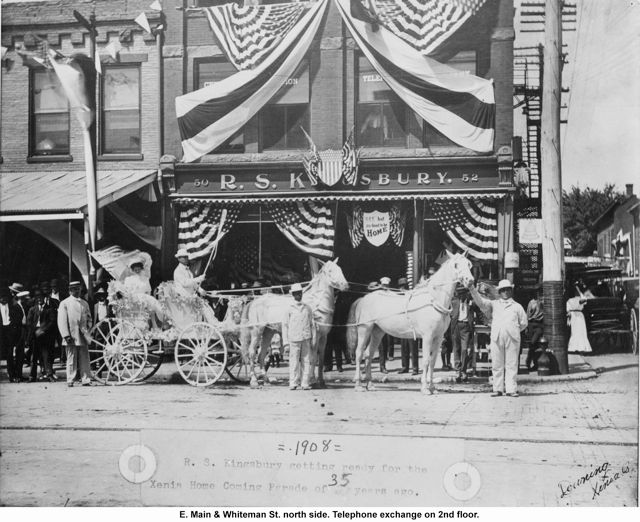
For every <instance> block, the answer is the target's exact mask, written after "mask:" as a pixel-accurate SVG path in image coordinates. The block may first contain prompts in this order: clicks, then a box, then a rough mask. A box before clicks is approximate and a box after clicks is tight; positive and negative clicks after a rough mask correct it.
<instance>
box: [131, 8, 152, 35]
mask: <svg viewBox="0 0 640 522" xmlns="http://www.w3.org/2000/svg"><path fill="white" fill-rule="evenodd" d="M134 22H135V23H137V24H138V25H139V26H140V27H142V28H143V29H144V30H145V31H147V32H148V33H149V34H151V26H150V25H149V20H147V15H146V14H144V12H142V13H140V14H139V15H138V18H136V19H135V20H134Z"/></svg>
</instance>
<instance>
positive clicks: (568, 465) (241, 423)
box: [0, 355, 638, 506]
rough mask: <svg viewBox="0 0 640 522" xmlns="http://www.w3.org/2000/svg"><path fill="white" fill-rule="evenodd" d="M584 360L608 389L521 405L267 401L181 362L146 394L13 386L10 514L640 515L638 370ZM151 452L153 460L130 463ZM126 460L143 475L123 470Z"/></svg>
mask: <svg viewBox="0 0 640 522" xmlns="http://www.w3.org/2000/svg"><path fill="white" fill-rule="evenodd" d="M587 360H588V362H589V364H590V365H591V366H592V367H593V369H595V370H597V371H598V373H599V375H598V377H597V378H596V379H590V380H579V381H564V382H549V383H530V384H523V385H522V386H521V392H522V396H521V397H519V398H508V397H500V398H491V397H490V396H489V393H488V392H489V386H488V384H486V383H483V382H477V383H474V384H445V383H441V384H439V385H438V389H439V393H438V394H436V395H434V396H424V395H421V394H420V392H419V383H418V382H417V381H415V380H411V379H403V380H389V381H388V382H386V383H378V384H377V387H376V389H375V390H374V391H368V392H363V393H356V392H354V390H353V389H352V383H350V382H349V378H350V376H351V375H352V372H349V371H346V372H345V373H341V374H339V373H336V372H331V373H330V374H328V377H329V379H328V384H329V387H328V389H322V390H312V391H301V390H299V391H290V390H289V389H288V387H287V385H286V381H285V380H284V375H285V374H286V370H283V369H280V370H279V371H276V372H275V373H274V375H276V377H277V378H278V379H279V380H278V382H276V383H275V384H272V385H270V386H265V387H263V388H261V389H259V390H251V389H249V388H248V387H246V386H239V385H236V384H233V383H229V382H225V383H217V384H216V385H214V386H212V387H210V388H194V387H191V386H188V385H186V384H184V383H176V384H170V383H168V382H167V381H169V382H172V379H170V378H168V376H170V374H171V371H172V370H171V363H166V366H167V368H166V369H164V368H163V370H162V371H161V372H159V375H158V376H157V377H154V378H152V380H151V382H150V383H146V384H142V385H129V386H122V387H103V386H94V387H81V388H78V387H74V388H67V387H66V386H65V384H64V383H62V382H59V383H33V384H10V383H8V382H6V380H4V381H3V382H1V383H0V403H1V411H0V421H1V427H2V429H1V430H0V446H1V450H2V457H1V459H0V466H1V467H0V496H1V499H0V501H1V503H2V504H3V505H11V506H21V505H37V506H63V505H69V506H80V505H85V506H86V505H90V506H113V505H120V506H137V505H184V504H190V503H192V502H194V503H197V504H199V505H229V504H231V505H247V506H250V505H268V504H270V505H274V506H286V505H305V500H307V501H308V502H307V504H311V503H317V504H319V505H423V506H430V505H442V506H445V505H450V506H465V505H468V506H474V505H476V506H543V505H546V506H563V505H574V506H577V505H580V506H625V505H626V506H629V505H632V506H635V505H637V503H638V491H637V461H638V439H637V429H638V403H637V400H638V384H637V383H638V358H637V356H635V357H634V356H631V355H613V356H601V357H592V358H588V359H587ZM377 375H378V376H379V375H380V374H377ZM374 377H375V375H374ZM178 382H179V381H178ZM323 443H324V446H323ZM140 445H142V447H143V448H150V449H151V453H152V455H151V456H150V457H149V458H147V460H145V458H144V455H142V456H141V455H140V453H139V452H137V451H138V450H135V451H134V450H127V448H130V447H132V446H133V447H136V448H139V447H140ZM314 446H315V448H316V449H314ZM125 450H126V451H133V453H132V455H133V456H134V457H136V458H140V459H141V462H142V463H141V464H140V463H139V464H135V463H133V461H131V460H129V461H127V462H126V463H125V464H126V465H125V468H124V470H123V468H122V465H121V464H119V462H120V460H121V456H122V454H123V452H124V451H125ZM314 452H315V453H314ZM125 454H127V453H125ZM151 461H153V462H151ZM127 465H128V467H127ZM136 466H137V467H136ZM207 466H208V467H207ZM145 470H146V471H149V473H152V474H151V476H150V477H146V479H145V477H144V476H143V475H145V473H146V471H145ZM389 473H391V475H388V474H389ZM126 476H128V480H126V479H125V477H126ZM34 477H36V478H35V479H34ZM143 479H144V480H143ZM334 482H335V484H334ZM178 484H180V486H179V487H178ZM365 485H366V487H365ZM376 487H377V488H378V491H376V489H375V488H376ZM296 488H298V489H297V490H296ZM303 489H306V492H305V491H303ZM205 490H206V491H205Z"/></svg>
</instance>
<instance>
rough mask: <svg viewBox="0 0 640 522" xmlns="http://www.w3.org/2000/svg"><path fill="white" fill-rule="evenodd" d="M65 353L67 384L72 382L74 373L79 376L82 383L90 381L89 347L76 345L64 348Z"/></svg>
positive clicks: (74, 376)
mask: <svg viewBox="0 0 640 522" xmlns="http://www.w3.org/2000/svg"><path fill="white" fill-rule="evenodd" d="M65 348H66V351H67V382H68V383H70V382H73V381H74V380H75V378H76V372H77V373H79V374H80V379H81V380H82V382H83V383H85V382H90V381H91V368H90V367H89V347H88V346H80V345H77V344H72V345H67V346H65Z"/></svg>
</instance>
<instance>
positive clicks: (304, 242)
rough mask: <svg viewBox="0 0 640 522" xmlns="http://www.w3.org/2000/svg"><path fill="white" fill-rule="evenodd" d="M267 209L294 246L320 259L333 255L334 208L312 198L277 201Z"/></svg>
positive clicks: (330, 257)
mask: <svg viewBox="0 0 640 522" xmlns="http://www.w3.org/2000/svg"><path fill="white" fill-rule="evenodd" d="M267 210H268V212H269V214H270V215H271V217H272V218H273V221H274V222H275V224H276V226H277V227H278V229H279V230H280V232H282V233H283V234H284V235H285V236H286V237H287V238H288V239H289V241H291V242H292V243H293V244H294V245H296V246H297V247H298V248H299V249H300V250H302V251H303V252H307V253H308V254H311V255H313V256H315V257H319V258H321V259H332V258H333V240H334V236H335V226H334V223H333V215H332V212H331V208H329V207H328V206H326V205H324V204H322V203H315V202H313V201H304V202H302V201H299V202H295V203H276V204H273V205H269V206H268V207H267Z"/></svg>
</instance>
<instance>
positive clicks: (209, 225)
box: [178, 203, 241, 259]
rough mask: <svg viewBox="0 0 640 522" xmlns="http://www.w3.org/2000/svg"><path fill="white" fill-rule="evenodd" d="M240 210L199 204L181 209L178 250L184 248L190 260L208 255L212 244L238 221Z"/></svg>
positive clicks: (238, 207) (236, 207) (233, 207)
mask: <svg viewBox="0 0 640 522" xmlns="http://www.w3.org/2000/svg"><path fill="white" fill-rule="evenodd" d="M240 208H241V206H240V205H237V206H231V207H228V208H222V207H218V206H214V205H210V204H206V203H201V204H197V205H193V206H190V207H187V208H184V209H182V210H181V211H180V217H179V220H178V248H186V249H187V252H189V257H190V258H191V259H196V258H198V257H202V256H205V255H207V254H209V253H210V252H211V249H212V248H213V246H214V244H215V243H214V242H215V241H218V240H220V239H221V238H222V236H224V235H225V234H226V233H227V232H229V230H231V227H232V226H233V225H234V224H235V222H236V221H237V220H238V216H239V215H240ZM221 222H222V228H220V223H221Z"/></svg>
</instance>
